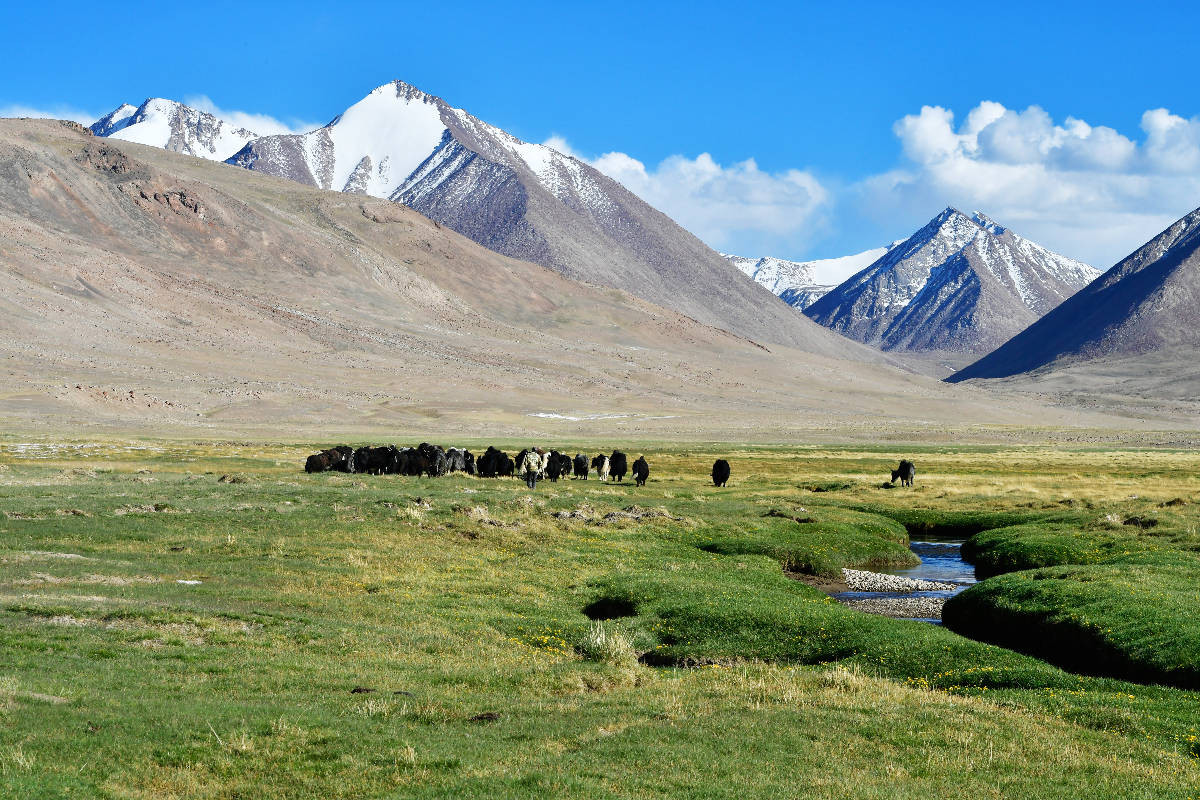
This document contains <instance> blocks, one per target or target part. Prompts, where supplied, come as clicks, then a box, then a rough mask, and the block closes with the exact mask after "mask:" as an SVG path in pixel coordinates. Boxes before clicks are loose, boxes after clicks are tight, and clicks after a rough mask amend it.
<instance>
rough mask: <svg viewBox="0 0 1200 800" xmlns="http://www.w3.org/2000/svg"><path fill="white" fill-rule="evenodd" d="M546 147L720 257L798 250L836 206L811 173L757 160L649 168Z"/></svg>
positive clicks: (699, 159) (557, 139)
mask: <svg viewBox="0 0 1200 800" xmlns="http://www.w3.org/2000/svg"><path fill="white" fill-rule="evenodd" d="M545 144H546V145H547V146H549V147H553V148H554V149H555V150H558V151H559V152H561V153H565V154H567V155H573V156H575V157H576V158H580V159H581V160H583V161H586V162H587V163H589V164H591V165H592V166H593V167H595V168H596V169H598V170H600V171H601V172H603V173H604V174H605V175H608V176H609V177H610V178H612V179H614V180H616V181H618V182H620V183H621V184H622V185H624V186H625V188H627V189H629V190H630V191H631V192H633V193H634V194H636V195H638V196H639V197H641V198H642V199H643V200H645V201H646V202H647V203H649V204H650V205H652V206H654V207H655V208H657V209H658V210H660V211H662V212H663V213H664V214H666V215H667V216H669V217H671V218H672V219H674V220H675V221H676V222H678V223H679V224H680V225H682V226H683V227H684V228H686V229H687V230H689V231H691V232H692V233H694V234H695V235H696V236H698V237H699V238H700V239H702V240H703V241H704V242H705V243H707V244H708V245H709V246H711V247H714V248H716V249H718V250H726V251H743V250H747V249H748V252H747V253H746V254H747V255H763V254H764V253H765V252H767V251H771V252H777V251H779V250H780V249H784V250H795V249H798V248H800V247H802V246H803V245H804V244H806V243H807V239H808V238H810V236H811V234H812V232H813V231H814V230H815V229H817V228H819V227H820V226H821V225H822V224H823V222H824V213H825V211H826V209H827V207H828V204H829V202H830V194H829V192H828V190H827V189H826V188H825V187H824V186H822V185H821V182H820V181H818V180H817V178H816V177H814V176H813V175H812V174H811V173H809V172H806V171H803V170H799V169H789V170H785V171H783V172H778V173H773V172H766V171H764V170H762V169H760V168H759V166H758V164H757V163H756V162H755V160H754V159H753V158H750V159H746V160H745V161H739V162H737V163H734V164H729V165H722V164H719V163H718V162H717V161H716V160H715V159H713V157H712V156H711V155H710V154H708V153H701V154H700V155H698V156H696V157H695V158H688V157H687V156H683V155H673V156H669V157H668V158H666V159H664V160H663V161H661V162H660V163H659V164H658V165H657V166H653V167H647V165H646V164H644V163H643V162H641V161H639V160H638V159H636V158H634V157H633V156H630V155H628V154H626V153H619V152H613V153H605V154H604V155H602V156H599V157H598V158H584V157H582V156H580V154H579V153H577V152H575V151H574V149H573V148H572V147H571V146H570V144H569V143H568V142H567V141H566V140H565V139H564V138H563V137H561V136H557V135H556V136H551V137H550V138H549V139H547V140H546V142H545Z"/></svg>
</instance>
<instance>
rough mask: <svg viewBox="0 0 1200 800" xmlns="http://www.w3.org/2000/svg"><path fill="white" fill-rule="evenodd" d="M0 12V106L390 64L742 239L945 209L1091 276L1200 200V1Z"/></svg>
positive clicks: (812, 247)
mask: <svg viewBox="0 0 1200 800" xmlns="http://www.w3.org/2000/svg"><path fill="white" fill-rule="evenodd" d="M647 6H651V7H650V8H647ZM5 16H6V23H7V25H6V27H7V33H6V34H5V41H4V47H3V48H0V70H2V71H0V74H2V75H3V76H4V78H3V80H0V114H8V115H11V114H16V113H21V112H28V111H38V112H43V113H73V114H74V115H76V116H80V115H84V116H86V115H89V114H95V115H98V114H101V113H104V112H106V111H108V110H110V109H111V108H112V107H115V106H116V105H117V104H119V103H120V102H125V101H128V102H132V103H135V104H136V103H139V102H141V100H143V99H145V98H146V97H149V96H161V97H168V98H172V99H178V100H183V101H185V102H186V101H193V102H196V103H197V104H204V103H207V104H208V105H209V106H211V107H212V108H215V109H217V110H221V111H226V112H231V111H238V112H243V113H246V114H259V115H267V116H269V117H271V118H273V119H274V120H278V121H279V123H280V124H282V125H285V126H290V127H304V126H305V125H309V124H318V123H324V122H326V121H328V120H329V119H330V118H332V117H333V116H334V115H336V114H337V113H338V112H340V111H341V110H342V109H344V108H345V107H346V106H348V105H350V104H351V103H352V102H354V101H355V100H357V99H359V98H360V97H362V96H363V95H365V94H366V93H367V92H368V91H370V90H371V89H372V88H374V87H375V86H377V85H379V84H382V83H385V82H387V81H388V80H391V79H393V78H401V79H403V80H405V81H408V82H409V83H413V84H415V85H417V86H419V87H420V88H422V89H425V90H426V91H429V92H431V93H433V94H437V95H440V96H442V97H443V98H445V99H446V100H448V101H449V102H450V103H452V104H453V105H456V106H460V107H463V108H466V109H468V110H469V111H471V112H472V113H474V114H475V115H476V116H479V117H481V118H483V119H484V120H486V121H488V122H491V123H493V124H495V125H498V126H500V127H502V128H504V129H506V130H508V131H509V132H511V133H513V134H515V135H517V136H520V137H521V138H523V139H527V140H531V141H538V142H541V141H547V140H551V139H552V141H553V142H554V143H556V144H557V145H558V146H560V147H563V148H565V149H569V150H571V151H572V152H573V153H575V154H577V155H579V156H580V157H584V158H587V159H589V160H592V161H593V162H594V163H596V164H597V165H598V166H601V168H602V169H604V170H605V171H606V172H609V174H612V175H613V176H614V177H617V178H618V179H619V180H622V181H623V182H625V183H626V185H629V186H630V188H632V189H634V190H635V191H638V192H639V193H641V194H643V196H646V197H647V199H648V200H650V201H651V202H652V203H654V204H655V205H658V206H659V207H661V208H663V210H664V211H666V212H667V213H669V214H672V215H673V216H675V217H676V218H677V219H679V220H680V221H681V222H682V223H683V224H685V225H686V226H687V227H689V228H691V229H692V230H693V231H694V232H695V233H697V234H698V235H700V236H701V237H702V238H704V239H705V240H706V241H708V242H709V243H710V244H712V245H714V246H716V247H718V248H721V249H727V250H733V251H737V252H742V253H745V254H747V255H760V254H773V255H779V256H784V257H793V258H801V257H826V256H835V255H842V254H844V253H847V252H852V251H857V250H863V249H867V248H870V247H875V246H878V245H880V244H882V243H885V242H886V241H889V240H891V239H894V238H898V237H902V236H905V235H907V234H908V233H910V232H911V231H912V230H913V229H914V228H915V227H916V226H918V225H920V224H921V223H922V222H924V221H925V220H927V219H928V218H930V217H932V216H933V215H934V214H936V213H937V212H938V211H939V210H940V209H941V208H942V207H944V206H945V205H950V204H953V205H959V206H970V208H968V209H964V210H973V209H975V208H978V209H979V210H982V211H985V212H986V213H988V214H989V215H990V216H992V217H994V218H996V219H997V220H998V221H1000V222H1002V223H1005V224H1008V225H1010V226H1011V227H1012V228H1014V229H1015V230H1017V231H1019V232H1021V233H1023V234H1025V235H1027V236H1029V237H1030V238H1034V239H1036V240H1039V241H1042V242H1043V243H1045V244H1047V245H1049V246H1051V247H1054V248H1056V249H1058V250H1060V251H1062V252H1064V253H1066V254H1067V255H1072V256H1076V257H1080V258H1085V259H1088V260H1091V261H1093V263H1096V264H1097V265H1098V266H1102V267H1107V266H1109V265H1110V264H1111V263H1112V262H1113V261H1115V260H1116V259H1118V258H1120V257H1121V256H1123V255H1125V253H1126V252H1128V251H1129V250H1130V249H1132V247H1133V246H1136V245H1137V244H1138V243H1140V242H1141V241H1143V240H1144V239H1146V238H1148V237H1149V236H1151V235H1153V234H1154V233H1156V232H1157V231H1158V230H1160V229H1161V228H1162V227H1164V225H1165V224H1167V223H1169V222H1170V221H1172V220H1174V219H1175V218H1177V217H1179V216H1181V215H1182V214H1184V213H1186V212H1187V211H1190V210H1191V209H1192V208H1194V207H1196V206H1200V121H1198V117H1200V93H1198V92H1197V90H1196V81H1195V69H1194V60H1193V59H1194V48H1195V45H1196V40H1197V34H1196V31H1197V30H1200V10H1197V8H1196V6H1195V4H1187V3H1160V4H1156V3H1140V4H1138V5H1136V6H1131V5H1128V4H1123V3H1116V2H1107V1H1106V0H1097V1H1096V2H1091V3H1060V4H1057V5H1055V4H1046V3H1007V4H1002V3H994V4H927V5H920V4H902V3H836V4H835V3H827V4H803V3H785V2H780V3H774V2H762V3H754V2H746V3H742V4H738V5H733V4H729V3H727V2H726V3H708V2H690V3H656V4H645V3H630V4H621V3H606V4H591V3H561V2H555V3H540V2H529V3H520V2H510V3H505V4H501V3H473V2H462V3H457V4H453V5H451V4H443V3H429V2H425V3H420V4H408V3H392V4H365V3H337V4H333V3H322V4H315V3H303V2H295V3H257V4H228V3H221V2H216V3H210V4H204V5H202V6H196V5H195V4H170V5H167V4H150V3H147V4H139V3H129V4H125V5H123V6H122V5H121V4H109V5H106V6H104V7H103V10H100V7H97V6H95V5H94V4H91V3H89V4H83V3H70V2H66V3H63V2H60V3H55V4H43V5H40V6H39V5H35V4H20V5H17V4H12V5H11V6H10V7H9V8H7V9H6V11H5ZM205 98H207V100H205ZM1031 107H1033V108H1032V110H1031ZM1159 109H1166V111H1162V112H1159V111H1157V110H1159ZM972 112H974V114H973V115H972ZM1147 112H1151V113H1150V114H1149V116H1147ZM951 114H952V115H953V116H952V117H951V116H950V115H951ZM969 115H972V119H973V122H970V123H968V116H969ZM552 137H553V138H552ZM705 154H707V155H705ZM751 159H752V160H753V165H751V164H749V163H748V162H749V161H750V160H751Z"/></svg>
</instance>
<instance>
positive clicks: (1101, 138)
mask: <svg viewBox="0 0 1200 800" xmlns="http://www.w3.org/2000/svg"><path fill="white" fill-rule="evenodd" d="M893 129H894V132H895V134H896V137H897V138H898V140H899V142H900V145H901V149H902V151H903V154H904V157H905V159H906V161H907V163H905V164H904V165H902V166H900V167H897V168H896V169H894V170H891V171H888V172H885V173H883V174H880V175H875V176H871V177H870V178H867V179H866V180H864V181H861V182H860V183H858V184H856V185H855V186H853V187H852V189H851V192H852V195H853V196H852V198H851V202H854V203H857V204H859V205H860V206H861V208H862V209H863V212H864V213H865V214H866V215H868V216H870V217H872V218H874V219H876V220H883V219H888V218H894V217H895V216H896V215H905V214H907V213H909V210H910V209H913V208H914V207H919V208H924V207H928V206H939V205H956V206H960V207H964V208H978V209H981V210H984V211H986V213H987V214H988V215H989V216H991V217H993V218H994V219H998V220H1001V221H1002V222H1003V223H1004V224H1007V225H1012V226H1013V227H1016V228H1019V229H1020V230H1021V231H1022V233H1024V234H1025V235H1027V236H1029V237H1030V238H1033V239H1035V240H1037V241H1040V242H1041V243H1043V244H1045V245H1047V246H1049V247H1051V248H1053V249H1055V250H1058V251H1059V252H1064V253H1067V254H1070V255H1072V256H1074V257H1077V258H1082V259H1084V260H1086V261H1090V262H1092V263H1094V264H1096V265H1097V266H1101V267H1107V266H1109V265H1111V264H1112V263H1115V262H1116V261H1117V260H1119V259H1120V258H1122V257H1124V256H1125V255H1126V254H1127V253H1128V252H1130V251H1131V250H1133V249H1134V248H1136V247H1137V246H1139V245H1140V244H1141V243H1143V242H1144V241H1146V240H1147V239H1149V238H1150V237H1151V236H1153V235H1154V234H1155V233H1157V232H1159V231H1160V230H1162V229H1163V228H1164V227H1166V226H1167V225H1169V224H1170V223H1171V222H1173V221H1174V220H1176V219H1177V218H1178V217H1179V216H1180V215H1181V214H1183V213H1186V212H1187V211H1189V210H1191V209H1192V208H1195V207H1196V206H1197V205H1200V119H1197V118H1193V119H1185V118H1184V117H1181V116H1178V115H1176V114H1172V113H1171V112H1170V111H1168V110H1167V109H1165V108H1158V109H1151V110H1149V111H1146V112H1145V113H1144V114H1143V115H1142V119H1141V130H1142V133H1143V136H1142V137H1141V138H1140V140H1135V139H1131V138H1129V137H1127V136H1125V135H1124V134H1122V133H1120V132H1118V131H1116V130H1114V129H1112V128H1109V127H1105V126H1093V125H1090V124H1088V123H1087V122H1086V121H1084V120H1081V119H1076V118H1074V117H1067V118H1066V119H1065V120H1064V121H1062V122H1061V123H1056V122H1055V121H1054V119H1053V118H1052V117H1051V116H1050V114H1049V113H1047V112H1046V111H1045V110H1044V109H1042V108H1040V107H1038V106H1030V107H1029V108H1027V109H1025V110H1024V111H1017V110H1014V109H1009V108H1006V107H1004V106H1003V105H1001V104H999V103H995V102H991V101H985V102H983V103H980V104H979V105H978V106H976V107H975V108H974V109H972V110H971V111H970V112H969V113H968V114H967V115H966V116H965V117H964V118H963V120H962V121H961V123H960V124H958V125H957V127H956V125H955V115H954V113H953V112H952V111H950V110H948V109H946V108H942V107H941V106H925V107H923V108H922V109H921V111H920V112H919V113H917V114H910V115H907V116H905V117H904V118H903V119H901V120H899V121H898V122H896V124H895V126H894V128H893Z"/></svg>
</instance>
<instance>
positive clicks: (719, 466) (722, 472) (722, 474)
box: [712, 458, 729, 486]
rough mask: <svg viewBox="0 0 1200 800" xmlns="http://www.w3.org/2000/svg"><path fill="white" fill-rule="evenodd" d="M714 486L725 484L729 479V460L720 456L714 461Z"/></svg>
mask: <svg viewBox="0 0 1200 800" xmlns="http://www.w3.org/2000/svg"><path fill="white" fill-rule="evenodd" d="M712 479H713V486H724V485H725V483H726V482H727V481H728V480H729V462H728V461H726V460H725V459H723V458H718V459H717V460H716V461H715V462H713V470H712Z"/></svg>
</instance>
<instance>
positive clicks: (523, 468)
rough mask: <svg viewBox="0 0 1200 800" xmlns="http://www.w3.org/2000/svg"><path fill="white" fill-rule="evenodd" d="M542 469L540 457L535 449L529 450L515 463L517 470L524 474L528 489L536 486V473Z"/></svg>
mask: <svg viewBox="0 0 1200 800" xmlns="http://www.w3.org/2000/svg"><path fill="white" fill-rule="evenodd" d="M541 469H542V457H541V455H539V454H538V451H537V450H530V451H529V452H527V453H526V454H525V457H524V458H523V459H521V463H520V464H518V465H517V471H518V472H520V473H521V474H523V475H524V476H525V484H526V485H527V486H528V487H529V488H530V489H536V488H537V479H538V473H539V472H540V471H541Z"/></svg>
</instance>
